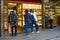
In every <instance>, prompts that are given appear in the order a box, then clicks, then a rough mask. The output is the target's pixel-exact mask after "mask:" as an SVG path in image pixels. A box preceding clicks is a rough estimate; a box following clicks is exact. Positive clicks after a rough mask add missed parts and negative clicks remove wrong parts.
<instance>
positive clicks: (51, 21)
mask: <svg viewBox="0 0 60 40" xmlns="http://www.w3.org/2000/svg"><path fill="white" fill-rule="evenodd" d="M49 23H50V29H53V20H52V19H50V20H49Z"/></svg>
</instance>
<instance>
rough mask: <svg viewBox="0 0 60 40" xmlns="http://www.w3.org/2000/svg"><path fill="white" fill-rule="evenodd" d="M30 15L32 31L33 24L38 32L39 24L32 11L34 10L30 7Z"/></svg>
mask: <svg viewBox="0 0 60 40" xmlns="http://www.w3.org/2000/svg"><path fill="white" fill-rule="evenodd" d="M30 15H31V21H32V27H31V30H32V33H34V31H33V28H34V26H35V27H36V33H39V26H38V24H37V17H36V13H34V11H33V10H32V9H30Z"/></svg>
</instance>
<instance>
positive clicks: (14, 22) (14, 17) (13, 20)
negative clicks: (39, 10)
mask: <svg viewBox="0 0 60 40" xmlns="http://www.w3.org/2000/svg"><path fill="white" fill-rule="evenodd" d="M17 22H18V19H17V15H16V14H13V13H12V14H10V23H11V24H12V26H14V25H17V24H18V23H17Z"/></svg>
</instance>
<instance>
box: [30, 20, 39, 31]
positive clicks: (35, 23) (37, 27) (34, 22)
mask: <svg viewBox="0 0 60 40" xmlns="http://www.w3.org/2000/svg"><path fill="white" fill-rule="evenodd" d="M33 24H34V25H35V27H36V32H37V31H38V29H39V26H38V24H37V22H36V21H33V22H32V27H31V31H32V32H33V28H34V26H33Z"/></svg>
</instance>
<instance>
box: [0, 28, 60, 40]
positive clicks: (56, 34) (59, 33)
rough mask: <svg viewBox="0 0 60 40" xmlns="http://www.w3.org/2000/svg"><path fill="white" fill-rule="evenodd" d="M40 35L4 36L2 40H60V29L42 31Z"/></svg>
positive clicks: (20, 34)
mask: <svg viewBox="0 0 60 40" xmlns="http://www.w3.org/2000/svg"><path fill="white" fill-rule="evenodd" d="M39 31H40V33H38V34H37V33H31V32H30V33H29V35H28V36H26V35H25V32H22V33H19V34H18V35H17V36H16V37H15V36H14V37H12V36H11V35H3V37H1V38H0V40H60V27H56V28H53V29H52V30H51V29H41V28H40V30H39Z"/></svg>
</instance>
